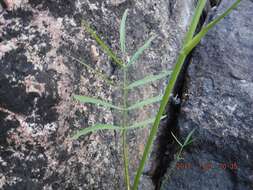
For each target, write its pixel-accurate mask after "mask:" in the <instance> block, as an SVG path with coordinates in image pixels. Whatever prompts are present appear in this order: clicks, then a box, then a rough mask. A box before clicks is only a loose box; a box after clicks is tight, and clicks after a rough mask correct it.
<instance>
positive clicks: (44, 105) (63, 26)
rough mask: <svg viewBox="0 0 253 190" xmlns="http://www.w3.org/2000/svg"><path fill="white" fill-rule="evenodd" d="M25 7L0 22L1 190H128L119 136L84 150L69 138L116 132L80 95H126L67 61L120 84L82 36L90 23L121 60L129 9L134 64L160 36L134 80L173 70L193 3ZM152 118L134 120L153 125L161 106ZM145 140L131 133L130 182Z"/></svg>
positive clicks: (90, 0)
mask: <svg viewBox="0 0 253 190" xmlns="http://www.w3.org/2000/svg"><path fill="white" fill-rule="evenodd" d="M18 2H22V3H19V4H18V5H17V6H15V9H13V10H12V11H7V10H3V9H1V13H0V123H1V126H0V189H4V190H30V189H33V190H41V189H44V190H50V189H54V190H57V189H59V190H62V189H69V190H70V189H71V190H77V189H85V190H86V189H87V190H88V189H89V190H90V189H99V190H103V189H123V187H122V186H123V169H122V157H121V151H122V150H121V141H120V133H116V132H106V131H103V132H99V133H95V134H90V135H87V136H85V137H82V138H80V140H77V141H72V140H70V138H69V137H70V136H71V134H72V133H73V131H75V130H77V129H80V128H83V127H87V126H90V125H92V124H93V123H95V122H104V123H117V122H118V119H117V117H115V114H114V113H113V112H112V111H111V110H108V109H102V108H99V109H98V108H96V107H94V106H91V105H82V104H80V103H78V102H75V101H74V100H73V99H72V98H71V97H72V95H73V94H74V93H75V94H84V95H90V96H97V97H100V98H102V99H107V100H112V101H116V100H117V99H118V97H117V96H118V94H117V93H112V92H113V89H112V88H111V87H110V86H109V85H107V84H106V83H105V82H104V81H101V80H99V79H98V78H97V77H96V76H94V74H93V73H92V72H91V71H89V70H87V69H85V68H84V67H82V65H80V64H79V63H77V62H75V61H74V60H73V59H71V58H69V57H68V56H67V54H71V55H72V56H74V57H76V58H79V59H82V60H85V62H86V63H88V64H90V65H91V66H92V67H94V68H97V69H98V68H99V69H101V70H102V71H103V72H104V73H105V74H107V75H108V76H110V77H113V78H115V79H116V80H120V79H121V73H120V72H119V68H118V67H116V66H115V64H113V63H112V62H111V61H110V60H109V58H108V57H107V56H106V55H105V54H104V53H103V52H102V51H101V49H100V48H99V47H98V45H97V44H96V42H95V41H94V40H93V39H91V37H90V36H89V34H87V33H86V32H85V31H84V30H83V29H82V28H81V27H80V21H81V19H85V20H86V21H87V22H89V23H90V24H91V25H92V26H93V27H94V28H95V29H96V30H97V32H98V33H99V34H101V36H103V39H104V40H105V41H106V43H107V44H108V45H110V46H111V47H112V49H113V50H115V51H117V52H119V45H118V41H119V40H118V39H119V35H118V32H117V31H118V29H119V22H120V18H121V16H122V14H123V12H124V10H125V9H126V8H129V10H130V12H129V13H130V14H129V18H128V21H127V34H128V37H127V48H128V50H129V51H128V52H129V53H130V54H132V53H133V52H134V50H136V48H137V47H139V46H140V45H141V44H142V43H143V42H144V41H145V40H146V39H147V38H148V37H150V36H151V35H152V34H155V33H156V34H158V35H159V37H158V38H157V39H156V40H155V41H154V42H153V43H152V47H151V48H150V49H149V50H148V51H147V53H146V54H145V55H144V56H143V57H142V59H141V61H139V62H138V63H137V64H136V65H135V66H134V68H132V70H131V75H130V79H131V80H134V79H140V78H142V77H144V76H145V74H151V73H158V72H160V71H161V70H165V69H170V68H171V67H172V65H173V63H174V61H175V59H176V55H177V51H178V49H179V48H180V44H181V41H182V37H183V34H184V32H185V31H186V28H187V24H188V23H189V19H190V16H191V12H192V3H193V2H192V1H190V0H189V1H184V2H182V1H181V0H170V1H167V0H158V1H150V0H143V1H137V0H136V1H133V0H106V1H94V0H75V1H74V0H49V1H48V0H29V1H18ZM246 84H247V83H246ZM164 85H165V81H164V82H160V83H158V84H156V85H152V86H149V87H147V88H145V89H142V90H138V91H137V92H135V93H133V94H132V95H131V99H132V101H134V100H139V99H142V98H145V97H150V96H153V95H157V94H159V93H161V92H162V89H163V87H164ZM244 85H245V84H244ZM149 108H150V109H145V110H144V109H143V110H139V111H138V112H136V113H133V114H132V118H131V120H137V121H140V120H143V119H144V118H146V117H151V116H152V115H154V114H155V113H156V108H157V106H153V107H149ZM147 110H149V111H147ZM147 135H148V129H143V130H141V131H138V130H137V131H132V132H131V133H129V137H128V139H129V142H130V143H129V149H130V164H131V168H130V172H131V174H132V176H131V177H133V174H134V172H135V171H136V167H137V164H138V162H139V158H140V156H141V154H142V151H143V147H144V145H145V139H146V137H147ZM151 165H152V164H151ZM150 168H152V167H150ZM150 168H149V169H150ZM143 181H145V183H142V187H143V189H153V185H152V182H151V180H150V178H149V177H148V176H145V177H144V178H143Z"/></svg>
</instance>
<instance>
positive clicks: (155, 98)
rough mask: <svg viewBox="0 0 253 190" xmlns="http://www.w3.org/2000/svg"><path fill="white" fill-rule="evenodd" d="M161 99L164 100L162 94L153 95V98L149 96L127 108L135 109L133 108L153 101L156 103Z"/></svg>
mask: <svg viewBox="0 0 253 190" xmlns="http://www.w3.org/2000/svg"><path fill="white" fill-rule="evenodd" d="M161 100H162V96H155V97H152V98H147V99H145V100H142V101H139V102H137V103H135V104H133V105H132V106H129V107H128V108H127V110H133V109H137V108H141V107H143V106H146V105H149V104H152V103H156V102H159V101H161Z"/></svg>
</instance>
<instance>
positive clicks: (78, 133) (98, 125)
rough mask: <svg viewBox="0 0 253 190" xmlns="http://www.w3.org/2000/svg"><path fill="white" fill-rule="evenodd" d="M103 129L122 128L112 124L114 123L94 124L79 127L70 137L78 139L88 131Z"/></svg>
mask: <svg viewBox="0 0 253 190" xmlns="http://www.w3.org/2000/svg"><path fill="white" fill-rule="evenodd" d="M103 129H107V130H122V128H121V127H118V126H114V125H107V124H96V125H94V126H92V127H87V128H84V129H80V130H79V131H77V132H76V134H75V135H73V136H72V139H74V140H75V139H78V138H79V137H80V136H83V135H86V134H88V133H90V132H92V133H93V132H96V131H98V130H103Z"/></svg>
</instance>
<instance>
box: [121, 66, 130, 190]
mask: <svg viewBox="0 0 253 190" xmlns="http://www.w3.org/2000/svg"><path fill="white" fill-rule="evenodd" d="M123 75H124V76H123V77H124V78H123V107H124V110H123V128H126V127H127V122H128V121H127V120H128V110H127V96H128V89H127V88H126V87H127V67H125V66H124V67H123ZM126 133H127V130H123V132H122V136H123V137H122V141H123V156H124V173H125V183H126V186H127V190H130V178H129V171H128V167H129V163H128V147H127V139H126V138H127V137H126V135H127V134H126Z"/></svg>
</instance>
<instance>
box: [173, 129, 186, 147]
mask: <svg viewBox="0 0 253 190" xmlns="http://www.w3.org/2000/svg"><path fill="white" fill-rule="evenodd" d="M171 134H172V136H173V138H174V139H175V140H176V141H177V143H178V144H179V145H180V147H183V145H182V143H181V142H180V141H179V140H178V139H177V137H176V136H175V135H174V134H173V133H172V132H171Z"/></svg>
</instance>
